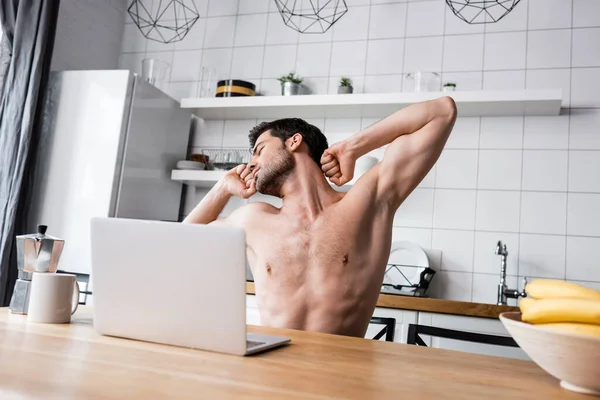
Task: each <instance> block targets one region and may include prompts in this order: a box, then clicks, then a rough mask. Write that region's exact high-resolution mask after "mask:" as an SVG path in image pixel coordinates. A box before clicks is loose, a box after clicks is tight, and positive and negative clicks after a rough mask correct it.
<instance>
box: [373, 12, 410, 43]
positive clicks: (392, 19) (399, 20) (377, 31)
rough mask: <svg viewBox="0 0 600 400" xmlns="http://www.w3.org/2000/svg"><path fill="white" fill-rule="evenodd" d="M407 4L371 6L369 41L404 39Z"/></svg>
mask: <svg viewBox="0 0 600 400" xmlns="http://www.w3.org/2000/svg"><path fill="white" fill-rule="evenodd" d="M406 10H407V3H396V4H382V5H373V6H371V16H370V22H369V39H390V38H400V37H404V34H405V32H406Z"/></svg>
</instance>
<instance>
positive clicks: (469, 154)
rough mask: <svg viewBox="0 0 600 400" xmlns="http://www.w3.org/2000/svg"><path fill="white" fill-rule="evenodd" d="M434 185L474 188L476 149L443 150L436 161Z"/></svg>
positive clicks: (475, 184) (475, 182) (475, 183)
mask: <svg viewBox="0 0 600 400" xmlns="http://www.w3.org/2000/svg"><path fill="white" fill-rule="evenodd" d="M435 185H436V187H438V188H447V189H475V188H476V187H477V150H452V149H446V150H444V151H443V152H442V154H441V155H440V158H439V160H438V162H437V174H436V182H435Z"/></svg>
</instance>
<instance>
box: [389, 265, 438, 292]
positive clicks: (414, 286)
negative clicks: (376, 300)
mask: <svg viewBox="0 0 600 400" xmlns="http://www.w3.org/2000/svg"><path fill="white" fill-rule="evenodd" d="M407 268H408V269H409V271H410V270H411V269H414V270H413V271H411V272H413V273H415V270H420V272H419V274H418V275H416V273H415V276H418V278H417V279H415V278H414V277H411V278H408V277H407V276H406V275H407V274H408V273H407V270H406V269H407ZM403 269H404V272H403ZM394 270H395V271H397V272H398V273H399V274H400V276H401V277H402V278H403V281H402V282H401V283H390V282H386V281H385V278H386V277H387V276H388V273H389V272H390V271H394ZM408 275H410V274H408ZM434 275H435V270H434V269H432V268H429V267H423V266H419V265H405V264H387V268H386V270H385V274H384V282H383V284H382V287H381V292H382V293H389V294H401V295H404V296H414V297H424V296H425V293H426V292H427V289H429V284H430V283H431V280H432V279H433V276H434Z"/></svg>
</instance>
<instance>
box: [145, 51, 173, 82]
mask: <svg viewBox="0 0 600 400" xmlns="http://www.w3.org/2000/svg"><path fill="white" fill-rule="evenodd" d="M145 58H156V59H158V60H161V61H164V62H166V63H167V64H169V71H168V72H167V80H169V79H170V78H171V72H173V52H172V51H158V52H153V53H151V52H146V57H145ZM140 66H141V64H140Z"/></svg>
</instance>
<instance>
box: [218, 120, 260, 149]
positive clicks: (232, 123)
mask: <svg viewBox="0 0 600 400" xmlns="http://www.w3.org/2000/svg"><path fill="white" fill-rule="evenodd" d="M254 126H256V120H255V119H237V120H232V119H229V120H226V121H225V126H224V128H223V147H240V148H247V147H248V146H249V144H248V134H249V133H250V129H252V128H253V127H254Z"/></svg>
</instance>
